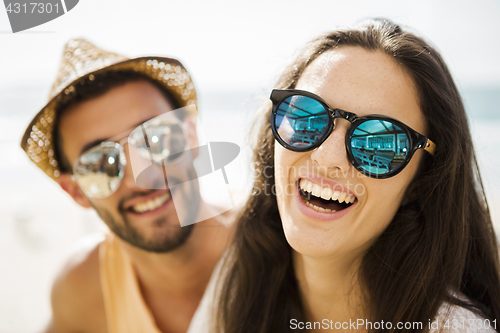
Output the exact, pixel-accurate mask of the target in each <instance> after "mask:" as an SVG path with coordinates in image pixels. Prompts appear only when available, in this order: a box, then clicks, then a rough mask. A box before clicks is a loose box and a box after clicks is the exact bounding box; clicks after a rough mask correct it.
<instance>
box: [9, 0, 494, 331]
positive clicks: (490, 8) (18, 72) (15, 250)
mask: <svg viewBox="0 0 500 333" xmlns="http://www.w3.org/2000/svg"><path fill="white" fill-rule="evenodd" d="M365 17H387V18H390V19H392V20H394V21H395V22H397V23H400V24H402V25H404V26H409V27H411V30H412V31H414V32H416V33H417V34H419V35H422V36H424V37H425V38H426V39H427V40H428V41H430V42H431V43H432V44H433V45H435V46H436V47H437V49H438V50H439V51H440V52H441V53H442V55H443V57H444V59H445V61H446V62H447V64H448V66H449V67H450V69H451V72H452V74H453V76H454V78H455V81H456V83H457V85H458V87H459V89H460V91H461V93H462V96H463V98H464V102H465V105H466V109H467V112H468V116H469V120H470V125H471V129H472V135H473V138H474V142H475V148H476V152H477V154H478V161H479V164H480V169H481V172H482V177H483V184H484V186H485V190H486V195H487V198H488V201H489V204H490V209H491V213H492V216H493V221H494V224H495V228H496V230H497V231H500V136H499V135H498V133H500V112H499V108H500V64H499V61H498V54H500V42H499V38H498V32H499V31H500V20H499V18H500V2H498V1H494V0H491V1H485V0H480V1H475V2H470V1H463V0H457V1H451V0H445V1H431V0H422V1H419V2H413V3H412V4H410V3H407V2H405V3H404V4H403V2H401V1H369V0H364V1H355V2H354V1H353V2H346V1H342V2H341V1H326V0H325V1H316V0H312V1H307V4H306V2H305V1H294V0H291V1H272V2H271V1H263V0H256V1H252V2H250V1H249V2H238V3H236V2H230V1H210V2H207V1H190V0H188V1H182V2H174V1H160V0H144V1H131V0H130V1H129V0H120V1H118V0H106V1H97V0H82V1H80V3H79V4H78V5H77V6H76V7H75V8H74V9H73V10H72V11H71V12H69V13H67V14H65V15H64V16H62V17H60V18H58V19H56V20H54V21H52V22H48V23H46V24H44V25H42V26H39V27H35V28H33V29H31V30H28V31H26V32H21V33H18V34H12V33H10V31H11V30H10V26H9V23H8V19H7V15H6V12H5V11H4V10H3V7H2V8H0V152H1V155H0V333H17V332H19V333H21V332H23V333H25V332H37V331H40V330H41V329H42V328H43V326H44V325H45V324H46V323H47V321H48V320H49V318H50V287H51V284H52V281H53V280H54V277H55V276H56V274H57V272H58V270H59V269H60V268H61V266H62V264H63V263H64V260H65V259H66V258H67V257H68V256H69V255H70V253H71V252H72V251H74V249H75V248H76V247H78V246H80V245H81V244H82V242H85V241H86V240H85V239H87V241H88V239H89V238H85V237H93V235H96V234H98V233H100V232H102V230H103V229H104V228H103V224H102V222H100V220H99V218H98V217H97V215H96V214H95V213H94V212H93V211H92V210H85V209H82V208H80V207H79V206H77V205H76V204H75V203H74V202H73V201H72V200H71V199H70V198H69V196H68V195H66V194H65V193H64V192H63V191H62V190H61V189H60V188H59V187H58V185H57V184H56V183H55V182H53V181H52V180H50V179H49V178H48V177H46V176H45V175H44V174H43V173H42V172H41V171H40V170H38V169H37V168H36V167H35V166H34V165H33V164H32V163H31V162H30V161H29V160H28V158H27V157H26V156H25V155H24V153H23V152H22V150H21V149H20V148H19V141H20V138H21V136H22V134H23V132H24V129H25V127H26V126H27V124H28V123H29V121H30V120H31V119H32V117H33V116H34V114H35V113H36V112H38V110H39V109H40V108H41V107H42V106H43V105H44V104H45V102H46V97H47V94H48V91H49V89H50V86H51V84H52V81H53V80H54V78H55V75H56V71H57V68H58V65H59V61H60V57H61V52H62V48H63V45H64V43H65V42H66V41H67V40H69V39H70V38H75V37H84V38H86V39H88V40H89V41H91V42H93V43H94V44H96V45H97V46H100V47H102V48H104V49H107V50H111V51H114V52H117V53H120V54H124V55H127V56H129V57H136V56H142V55H164V56H171V57H175V58H178V59H180V60H181V61H182V62H183V63H184V65H185V66H186V67H187V68H188V70H189V71H190V73H191V75H192V77H193V79H194V82H195V85H196V86H197V88H198V91H199V101H200V107H199V109H200V120H201V125H202V131H203V132H204V134H205V137H206V139H207V141H230V142H235V143H237V144H239V145H240V146H241V147H242V148H243V151H242V155H241V158H240V159H239V160H238V161H237V163H235V164H234V165H233V167H232V168H229V169H230V170H228V176H229V178H230V181H231V182H232V184H233V186H235V188H236V190H238V189H239V190H242V189H243V187H244V184H246V182H245V179H247V178H246V177H247V174H246V172H245V171H244V170H246V167H245V161H246V160H245V158H246V156H247V155H248V151H247V149H246V148H247V145H246V144H245V136H246V133H247V132H248V129H249V127H250V123H251V121H252V119H253V115H254V114H255V110H256V109H257V108H258V107H260V106H261V105H263V104H264V103H268V96H269V92H270V89H271V88H272V86H273V83H274V82H275V81H276V79H277V77H278V75H279V74H280V72H281V71H282V70H283V68H284V67H285V65H286V64H288V63H289V62H290V61H291V60H292V59H293V57H294V56H295V55H296V54H297V53H298V51H299V50H300V48H301V47H302V46H303V45H304V43H305V42H307V41H308V40H310V39H311V38H312V37H314V36H315V35H317V34H319V33H321V32H325V31H328V30H331V29H334V28H336V27H342V26H348V25H352V24H354V23H355V22H357V21H359V20H361V19H363V18H365ZM246 165H248V164H246ZM219 190H220V189H218V188H213V189H210V188H209V189H208V190H206V192H205V193H208V196H209V197H210V196H211V197H212V199H213V198H214V197H215V199H216V197H217V195H214V194H213V193H217V191H219ZM233 190H234V188H233ZM211 191H213V192H211ZM79 244H80V245H79Z"/></svg>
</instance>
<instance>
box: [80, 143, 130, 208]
mask: <svg viewBox="0 0 500 333" xmlns="http://www.w3.org/2000/svg"><path fill="white" fill-rule="evenodd" d="M126 164H127V160H126V158H125V154H124V152H123V149H122V147H121V146H120V145H119V144H117V143H114V142H105V143H103V144H101V145H100V146H98V147H95V148H93V149H91V150H90V151H88V152H86V153H85V154H83V155H82V156H80V158H79V159H78V161H77V162H76V164H75V168H74V176H75V178H76V181H77V182H78V185H79V186H80V188H81V189H82V190H83V191H84V192H85V194H86V195H88V196H89V197H93V198H104V197H107V196H109V195H111V194H113V192H115V191H116V189H117V188H118V186H119V185H120V182H121V180H122V178H123V173H124V166H125V165H126Z"/></svg>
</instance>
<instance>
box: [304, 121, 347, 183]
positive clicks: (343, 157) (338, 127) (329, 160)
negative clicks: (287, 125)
mask: <svg viewBox="0 0 500 333" xmlns="http://www.w3.org/2000/svg"><path fill="white" fill-rule="evenodd" d="M349 126H350V123H349V122H348V121H347V120H344V119H336V120H335V128H334V129H333V131H332V133H330V136H329V137H328V138H327V139H326V140H325V141H324V142H323V143H322V144H321V146H319V147H318V148H317V149H315V150H314V151H313V152H312V154H311V159H312V160H313V162H316V163H317V164H318V165H319V167H320V168H325V169H326V170H328V169H334V168H336V169H337V170H339V171H340V172H342V173H343V174H346V173H347V172H348V171H349V169H350V168H351V167H352V165H351V162H350V161H349V159H348V157H347V151H346V145H345V136H346V132H347V130H348V128H349Z"/></svg>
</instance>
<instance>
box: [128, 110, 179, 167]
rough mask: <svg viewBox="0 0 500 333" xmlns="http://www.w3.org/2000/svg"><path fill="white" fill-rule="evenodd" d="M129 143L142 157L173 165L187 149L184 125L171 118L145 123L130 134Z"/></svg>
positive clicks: (156, 119)
mask: <svg viewBox="0 0 500 333" xmlns="http://www.w3.org/2000/svg"><path fill="white" fill-rule="evenodd" d="M128 142H129V143H130V144H132V145H134V147H136V148H137V150H138V151H139V154H141V156H142V157H144V158H146V159H148V160H152V161H153V162H156V163H161V162H162V161H163V162H165V163H173V162H174V161H175V160H176V159H177V158H178V157H179V156H180V155H181V154H182V152H183V151H184V150H185V149H186V147H187V138H186V135H185V134H184V130H183V128H182V124H181V123H179V121H177V120H176V119H169V118H163V119H161V118H154V119H152V120H150V121H148V122H145V123H144V124H142V125H141V126H139V127H137V128H136V129H134V130H133V131H132V132H131V133H130V135H129V138H128Z"/></svg>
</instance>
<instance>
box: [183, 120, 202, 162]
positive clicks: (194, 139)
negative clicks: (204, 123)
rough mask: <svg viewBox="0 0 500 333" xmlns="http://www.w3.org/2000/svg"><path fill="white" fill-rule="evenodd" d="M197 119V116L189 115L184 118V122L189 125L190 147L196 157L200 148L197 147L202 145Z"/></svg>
mask: <svg viewBox="0 0 500 333" xmlns="http://www.w3.org/2000/svg"><path fill="white" fill-rule="evenodd" d="M196 119H197V118H196V117H195V116H187V117H186V118H185V119H184V123H185V124H186V125H187V135H188V143H189V147H191V152H192V154H193V158H195V159H196V158H197V157H198V154H199V150H198V149H197V148H198V147H199V146H200V142H199V140H198V133H197V132H196Z"/></svg>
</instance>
